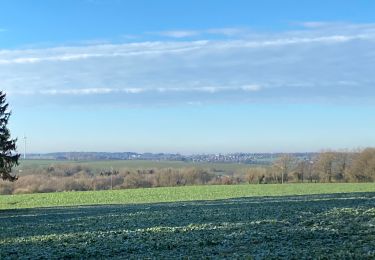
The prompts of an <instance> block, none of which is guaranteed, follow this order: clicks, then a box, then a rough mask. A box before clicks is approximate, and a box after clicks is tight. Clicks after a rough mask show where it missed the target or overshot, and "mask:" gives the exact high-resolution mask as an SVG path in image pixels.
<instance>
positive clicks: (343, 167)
mask: <svg viewBox="0 0 375 260" xmlns="http://www.w3.org/2000/svg"><path fill="white" fill-rule="evenodd" d="M247 178H248V179H247V180H248V182H249V183H286V182H373V181H375V148H366V149H364V150H361V151H323V152H320V153H318V154H317V156H315V157H314V158H305V159H297V158H295V157H293V156H291V155H288V154H284V155H283V156H281V157H279V158H278V159H277V160H275V161H274V162H273V163H272V165H271V166H269V167H265V168H249V169H248V172H247Z"/></svg>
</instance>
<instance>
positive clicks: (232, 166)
mask: <svg viewBox="0 0 375 260" xmlns="http://www.w3.org/2000/svg"><path fill="white" fill-rule="evenodd" d="M59 164H71V165H81V166H84V167H89V168H91V169H95V170H103V169H110V168H111V167H113V168H114V169H122V168H127V169H150V168H157V169H161V168H189V167H196V168H202V169H215V170H216V171H218V172H235V171H238V170H241V169H246V168H249V167H253V165H251V164H238V163H194V162H181V161H150V160H98V161H60V160H20V165H19V166H18V167H17V168H16V171H18V170H23V169H37V168H38V167H47V166H51V165H59Z"/></svg>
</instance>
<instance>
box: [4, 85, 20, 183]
mask: <svg viewBox="0 0 375 260" xmlns="http://www.w3.org/2000/svg"><path fill="white" fill-rule="evenodd" d="M10 115H11V112H10V111H9V110H8V103H7V102H6V94H5V93H4V92H3V91H0V177H1V178H2V179H3V180H8V181H15V180H17V176H13V175H12V174H11V172H12V168H13V167H14V166H17V165H18V159H19V158H20V154H18V153H17V152H16V142H17V139H11V136H10V131H9V129H8V127H7V125H8V121H9V117H10Z"/></svg>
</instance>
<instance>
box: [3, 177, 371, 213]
mask: <svg viewBox="0 0 375 260" xmlns="http://www.w3.org/2000/svg"><path fill="white" fill-rule="evenodd" d="M350 192H375V184H374V183H305V184H283V185H280V184H267V185H209V186H183V187H163V188H149V189H126V190H103V191H85V192H78V191H77V192H55V193H35V194H19V195H2V196H0V209H13V208H34V207H56V206H76V205H94V204H95V205H96V204H135V203H159V202H179V201H196V200H217V199H230V198H240V197H253V196H287V195H310V194H327V193H350Z"/></svg>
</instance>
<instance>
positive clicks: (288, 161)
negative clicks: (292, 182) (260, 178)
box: [273, 154, 295, 183]
mask: <svg viewBox="0 0 375 260" xmlns="http://www.w3.org/2000/svg"><path fill="white" fill-rule="evenodd" d="M294 163H295V159H294V158H293V157H292V156H291V155H290V154H283V155H282V156H281V157H280V158H278V159H277V160H276V161H275V162H274V164H273V167H274V168H276V170H277V171H280V173H281V183H284V182H287V181H288V174H289V173H290V172H291V170H292V168H293V166H294Z"/></svg>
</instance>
